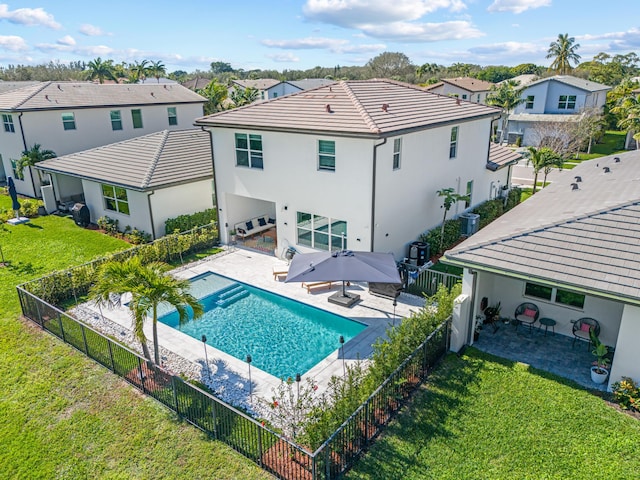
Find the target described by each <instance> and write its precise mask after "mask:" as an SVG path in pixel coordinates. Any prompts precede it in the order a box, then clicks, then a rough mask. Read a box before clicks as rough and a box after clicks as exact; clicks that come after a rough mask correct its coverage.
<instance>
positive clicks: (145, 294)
mask: <svg viewBox="0 0 640 480" xmlns="http://www.w3.org/2000/svg"><path fill="white" fill-rule="evenodd" d="M167 268H168V266H167V265H166V264H163V263H160V262H152V263H148V264H146V265H143V264H142V262H141V261H140V259H139V258H138V257H132V258H128V259H126V260H125V261H123V262H119V261H110V262H107V263H105V264H103V265H102V266H101V267H100V270H99V271H98V280H97V282H96V283H95V284H94V285H93V286H92V287H91V291H90V292H89V296H90V298H91V299H92V300H94V301H96V302H97V303H98V304H108V305H114V304H115V305H119V304H120V301H121V296H122V295H123V294H125V293H131V300H130V301H129V310H130V311H131V318H132V320H133V332H134V334H135V336H136V338H137V339H138V340H139V341H140V343H141V344H142V352H143V354H144V356H145V358H147V360H149V361H151V355H150V354H149V348H148V347H147V338H146V337H145V334H144V329H143V327H144V324H145V320H146V319H147V316H148V315H149V313H151V321H152V326H153V347H154V359H155V363H156V365H160V348H159V345H158V328H157V323H158V306H159V305H160V304H163V303H166V304H169V305H171V306H172V307H174V308H175V309H176V311H177V312H178V315H179V316H180V323H183V322H186V321H187V320H188V319H189V312H188V308H187V307H189V308H191V310H192V311H193V318H194V319H197V318H199V317H201V316H202V314H203V308H202V305H201V304H200V303H198V300H197V299H196V298H195V297H194V296H193V295H191V293H189V286H190V283H189V281H188V280H184V279H178V278H175V277H173V276H171V275H169V274H168V273H166V269H167ZM114 296H117V299H116V300H114Z"/></svg>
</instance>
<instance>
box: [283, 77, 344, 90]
mask: <svg viewBox="0 0 640 480" xmlns="http://www.w3.org/2000/svg"><path fill="white" fill-rule="evenodd" d="M287 83H290V84H291V85H293V86H294V87H298V88H299V89H300V90H310V89H312V88H318V87H324V86H326V85H333V84H334V83H336V81H335V80H330V79H328V78H305V79H303V80H288V81H287Z"/></svg>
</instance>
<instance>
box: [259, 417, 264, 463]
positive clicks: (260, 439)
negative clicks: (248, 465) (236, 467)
mask: <svg viewBox="0 0 640 480" xmlns="http://www.w3.org/2000/svg"><path fill="white" fill-rule="evenodd" d="M258 451H259V452H260V456H259V457H258V465H260V468H262V454H263V452H262V427H261V426H258Z"/></svg>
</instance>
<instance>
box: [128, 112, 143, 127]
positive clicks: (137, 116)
mask: <svg viewBox="0 0 640 480" xmlns="http://www.w3.org/2000/svg"><path fill="white" fill-rule="evenodd" d="M131 120H133V128H142V110H140V109H139V108H137V109H135V110H131Z"/></svg>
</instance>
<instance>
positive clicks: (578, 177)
mask: <svg viewBox="0 0 640 480" xmlns="http://www.w3.org/2000/svg"><path fill="white" fill-rule="evenodd" d="M575 179H576V183H580V182H581V181H582V177H581V176H579V175H576V177H575Z"/></svg>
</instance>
